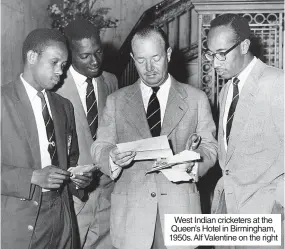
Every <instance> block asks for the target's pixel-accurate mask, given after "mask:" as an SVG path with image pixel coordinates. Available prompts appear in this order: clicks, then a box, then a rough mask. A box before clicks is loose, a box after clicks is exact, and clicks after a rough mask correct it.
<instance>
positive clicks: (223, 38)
mask: <svg viewBox="0 0 285 249" xmlns="http://www.w3.org/2000/svg"><path fill="white" fill-rule="evenodd" d="M234 38H235V34H234V32H233V30H232V29H231V28H230V27H227V26H220V27H215V28H212V29H211V30H210V31H209V34H208V37H207V43H208V49H209V50H210V51H211V52H212V53H217V52H225V51H226V50H228V49H229V48H231V47H232V46H233V45H234V44H235V43H236V41H235V39H234ZM241 46H243V44H241V45H238V46H237V47H236V48H234V49H233V50H232V51H230V52H229V53H228V54H227V55H226V60H225V61H219V60H218V59H217V58H215V57H214V60H213V61H212V62H213V67H214V68H215V70H216V72H217V74H218V75H219V76H220V77H222V78H224V79H230V78H232V77H234V76H235V75H237V74H239V73H240V71H241V70H242V69H243V67H244V54H245V53H244V52H245V51H244V48H241ZM246 52H247V51H246Z"/></svg>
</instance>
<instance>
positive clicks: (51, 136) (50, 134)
mask: <svg viewBox="0 0 285 249" xmlns="http://www.w3.org/2000/svg"><path fill="white" fill-rule="evenodd" d="M37 95H38V96H39V97H40V99H41V102H42V114H43V118H44V122H45V126H46V131H47V139H48V142H49V145H48V152H49V154H50V159H51V164H52V165H54V166H58V165H59V163H58V155H57V150H56V139H55V131H54V125H53V120H52V118H51V116H50V114H49V111H48V107H47V103H46V100H45V97H44V95H43V93H42V92H38V93H37Z"/></svg>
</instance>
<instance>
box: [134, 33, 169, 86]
mask: <svg viewBox="0 0 285 249" xmlns="http://www.w3.org/2000/svg"><path fill="white" fill-rule="evenodd" d="M132 50H133V54H131V56H132V58H133V59H134V61H135V66H136V68H137V71H138V74H139V76H140V78H141V80H142V81H143V82H144V84H146V85H147V86H150V87H155V86H160V85H161V84H163V83H164V82H165V80H166V79H167V76H168V62H169V61H170V56H171V52H172V50H171V48H168V50H167V52H166V51H165V44H164V41H163V40H162V38H161V37H160V36H159V35H158V34H155V33H154V34H153V35H150V36H148V37H144V38H142V37H135V38H134V40H133V43H132Z"/></svg>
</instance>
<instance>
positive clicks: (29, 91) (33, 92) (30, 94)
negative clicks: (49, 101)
mask: <svg viewBox="0 0 285 249" xmlns="http://www.w3.org/2000/svg"><path fill="white" fill-rule="evenodd" d="M20 79H21V81H22V82H23V84H24V87H25V89H26V91H27V94H28V97H29V99H30V100H31V101H33V100H34V99H35V97H37V93H38V90H37V89H35V88H34V87H32V86H31V85H30V84H29V83H28V82H27V81H26V80H25V79H24V78H23V74H20ZM41 92H42V93H43V95H46V91H45V89H43V90H42V91H41Z"/></svg>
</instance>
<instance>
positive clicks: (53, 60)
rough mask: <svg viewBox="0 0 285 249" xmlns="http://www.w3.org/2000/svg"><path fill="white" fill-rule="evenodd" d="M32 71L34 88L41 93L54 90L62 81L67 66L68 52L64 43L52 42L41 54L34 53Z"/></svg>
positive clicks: (31, 64)
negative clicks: (45, 90) (44, 90)
mask: <svg viewBox="0 0 285 249" xmlns="http://www.w3.org/2000/svg"><path fill="white" fill-rule="evenodd" d="M31 53H32V58H31V61H30V62H31V63H30V70H31V73H32V75H33V82H32V84H33V86H34V87H35V88H36V89H37V90H38V91H41V90H43V89H47V90H50V89H52V88H53V87H54V86H55V85H56V84H57V83H58V82H59V80H60V75H62V73H63V69H64V67H65V65H66V61H67V57H68V52H67V48H66V46H65V44H63V43H62V42H50V43H49V44H48V46H47V47H45V49H44V50H43V51H42V52H40V53H36V52H32V51H31Z"/></svg>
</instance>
